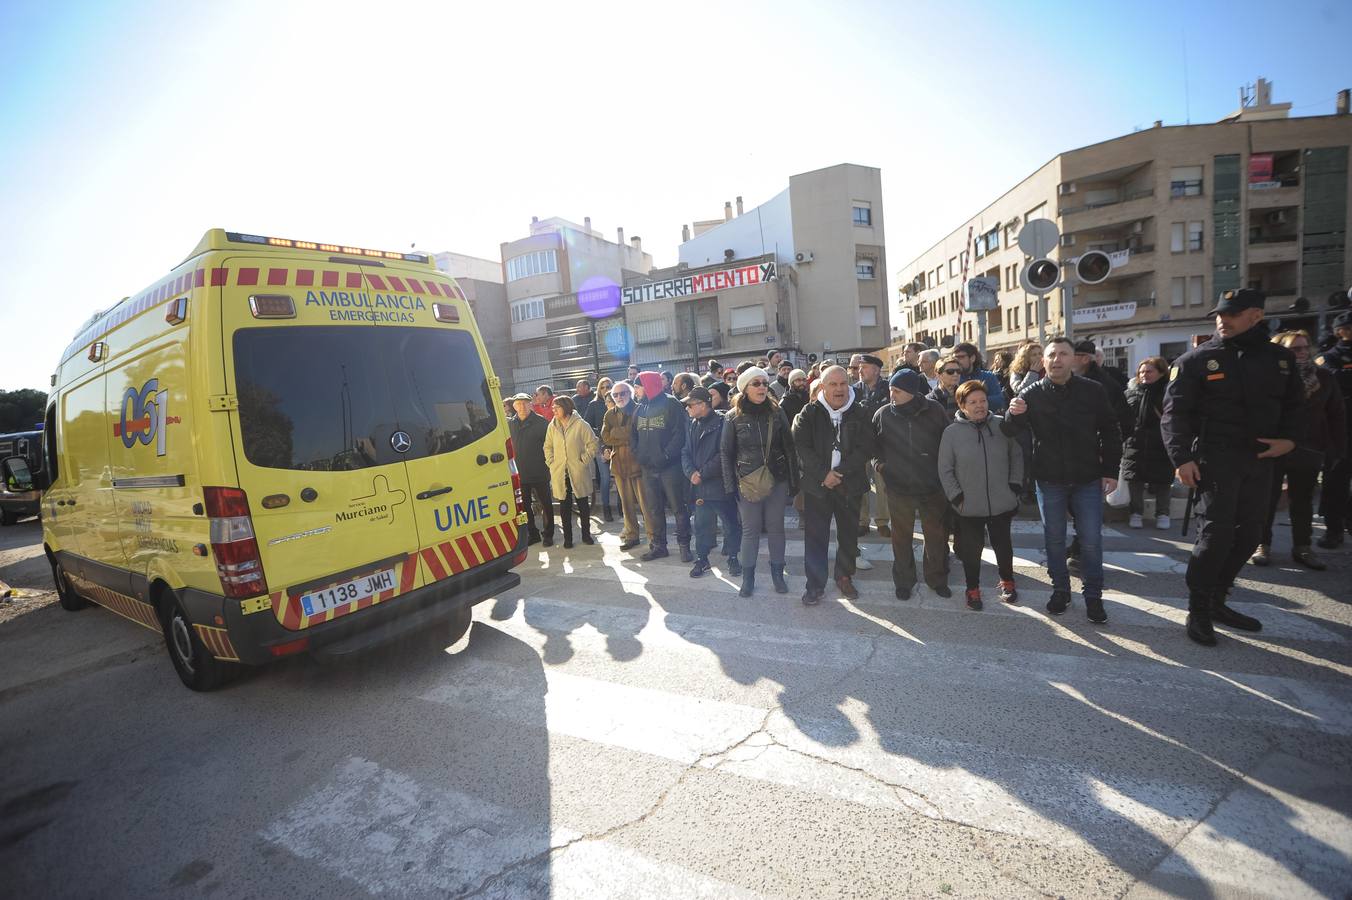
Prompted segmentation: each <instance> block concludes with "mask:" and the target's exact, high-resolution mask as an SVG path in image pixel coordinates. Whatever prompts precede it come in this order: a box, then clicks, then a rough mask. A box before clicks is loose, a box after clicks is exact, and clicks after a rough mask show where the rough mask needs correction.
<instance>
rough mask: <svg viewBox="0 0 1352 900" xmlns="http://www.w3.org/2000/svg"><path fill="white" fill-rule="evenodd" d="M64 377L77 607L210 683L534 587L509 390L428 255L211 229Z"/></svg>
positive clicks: (63, 369) (439, 622)
mask: <svg viewBox="0 0 1352 900" xmlns="http://www.w3.org/2000/svg"><path fill="white" fill-rule="evenodd" d="M52 382H53V389H52V392H51V397H50V400H49V404H48V407H47V411H46V419H45V426H44V432H43V434H44V438H43V452H44V454H45V459H44V464H45V465H44V469H45V471H44V472H43V475H42V479H43V482H44V487H45V490H44V492H43V495H42V527H43V540H44V543H45V548H46V553H47V558H48V560H49V561H50V562H51V566H52V575H53V578H54V580H55V581H56V587H57V592H58V595H59V597H60V601H61V604H62V606H64V607H65V608H66V609H71V610H74V609H79V608H81V607H82V606H84V605H86V603H87V602H88V601H93V602H94V603H97V604H98V605H100V606H103V607H105V608H107V609H109V610H112V611H113V612H115V613H117V614H119V615H121V616H125V617H126V618H128V619H131V620H132V621H133V622H137V623H139V624H141V625H144V626H145V627H147V628H151V629H154V630H156V631H158V632H161V633H162V634H163V636H164V640H165V645H166V647H167V649H168V651H169V658H170V660H171V661H172V662H173V665H174V668H175V670H176V671H177V672H178V675H179V677H180V678H181V679H182V680H183V683H184V684H186V685H187V686H188V687H190V688H192V689H194V690H208V689H211V688H213V687H215V686H217V685H219V684H220V683H221V682H222V681H224V680H225V679H226V678H228V677H229V675H230V674H231V672H232V671H234V670H235V669H236V668H237V665H238V664H245V665H258V664H262V663H266V662H268V661H269V660H273V659H276V658H278V657H281V656H286V655H288V654H293V653H300V652H310V653H314V654H317V655H325V656H342V655H345V654H348V653H352V652H356V651H358V650H361V649H364V648H366V647H368V646H371V645H373V644H375V643H379V642H382V641H385V640H388V639H392V638H396V637H399V636H401V635H408V634H411V633H413V632H415V631H422V632H427V631H429V630H430V631H431V632H432V633H434V634H437V635H439V636H441V637H444V638H445V639H446V640H447V642H448V643H449V642H452V641H455V640H457V639H458V638H460V637H461V636H462V635H463V634H464V633H465V631H466V629H468V627H469V624H470V613H471V606H472V605H473V604H474V603H477V602H479V601H480V600H484V599H486V598H488V597H492V596H495V595H497V594H500V593H502V592H504V591H508V590H510V589H512V588H513V587H515V586H516V585H517V584H518V583H519V582H520V578H519V576H517V575H516V574H515V573H513V572H512V568H513V567H514V566H517V565H520V564H521V563H522V562H523V561H524V560H525V555H526V539H525V531H524V529H523V528H522V525H523V523H524V522H525V517H524V516H523V515H522V506H521V490H520V483H519V480H518V478H517V472H516V463H515V461H514V458H513V452H512V445H511V440H510V438H509V432H508V429H507V425H506V423H505V421H504V419H503V412H502V399H501V396H500V394H499V383H498V379H497V377H495V376H494V375H493V372H492V369H491V366H490V364H489V361H488V355H487V353H486V352H485V351H484V345H483V341H482V340H481V338H480V336H479V333H478V330H477V329H476V327H475V325H474V319H473V317H472V315H471V313H470V310H469V304H468V302H467V301H466V299H465V296H464V294H463V293H462V292H461V290H460V289H459V287H458V286H457V285H456V284H455V283H454V282H453V281H452V280H451V279H449V278H447V277H446V276H445V275H443V274H442V273H440V272H439V271H438V270H437V269H436V268H435V267H434V266H433V265H431V263H430V261H429V259H428V257H427V256H425V255H422V254H416V253H398V252H389V251H379V250H369V249H364V248H359V247H348V246H342V245H337V244H321V243H316V242H311V241H298V240H291V239H286V238H276V237H266V236H259V235H252V234H240V233H235V232H228V231H222V230H219V229H215V230H212V231H209V232H207V234H206V235H205V236H204V237H203V238H202V241H201V243H199V244H198V246H197V248H196V249H195V250H194V251H193V252H192V254H191V255H189V257H188V258H187V259H186V260H185V261H184V262H182V263H181V264H179V265H178V266H177V267H175V268H174V269H173V270H172V271H171V272H170V273H169V275H168V276H167V277H165V278H163V279H161V280H160V281H158V282H157V283H155V284H153V285H151V286H150V287H149V288H147V289H145V290H143V291H141V292H140V293H138V294H136V295H134V296H132V297H128V298H126V299H124V300H122V301H121V302H120V303H118V304H117V305H115V306H114V307H112V308H111V309H109V310H108V311H107V312H105V313H102V314H100V315H98V316H96V317H95V318H94V319H93V320H92V321H91V322H90V323H89V324H88V325H87V326H86V327H85V328H84V329H83V330H82V331H81V333H80V334H79V335H78V336H76V338H75V339H74V340H73V341H72V342H71V343H70V345H69V346H68V347H67V348H66V350H65V352H64V353H63V354H62V357H61V364H60V367H59V368H58V370H57V372H56V374H55V375H54V376H53V379H52Z"/></svg>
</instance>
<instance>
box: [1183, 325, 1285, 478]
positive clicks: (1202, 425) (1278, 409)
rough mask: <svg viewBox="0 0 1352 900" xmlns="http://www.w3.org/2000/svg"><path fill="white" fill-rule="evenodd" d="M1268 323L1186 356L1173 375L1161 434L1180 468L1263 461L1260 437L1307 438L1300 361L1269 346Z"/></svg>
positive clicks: (1213, 341) (1215, 338)
mask: <svg viewBox="0 0 1352 900" xmlns="http://www.w3.org/2000/svg"><path fill="white" fill-rule="evenodd" d="M1270 334H1271V332H1270V331H1269V330H1268V325H1267V323H1266V322H1259V323H1258V324H1257V325H1255V326H1254V327H1253V328H1250V329H1249V330H1248V331H1246V332H1244V333H1243V334H1241V335H1237V336H1236V337H1233V338H1225V339H1222V338H1221V337H1220V335H1213V336H1212V338H1211V340H1209V341H1207V342H1206V343H1205V344H1202V345H1201V346H1200V347H1198V348H1196V349H1195V350H1190V351H1188V352H1187V353H1184V354H1183V355H1182V356H1180V357H1179V358H1178V359H1177V360H1176V361H1175V362H1174V365H1173V368H1172V369H1171V370H1170V372H1169V387H1168V388H1166V389H1165V392H1164V415H1163V416H1161V417H1160V431H1161V433H1162V434H1163V435H1164V446H1165V447H1166V448H1167V449H1168V451H1169V458H1170V459H1171V460H1172V461H1173V463H1174V465H1175V466H1181V465H1183V464H1184V463H1186V462H1195V461H1197V459H1198V458H1199V457H1201V456H1205V455H1207V454H1208V452H1210V453H1217V452H1224V451H1230V452H1232V453H1238V454H1239V455H1243V456H1257V455H1258V454H1259V453H1261V452H1262V451H1263V450H1265V449H1266V448H1267V445H1266V444H1261V443H1259V442H1258V438H1285V439H1287V440H1291V441H1296V442H1299V441H1300V440H1301V439H1302V438H1303V437H1304V436H1305V417H1306V413H1305V388H1304V385H1303V383H1302V382H1301V380H1300V375H1299V374H1298V373H1297V372H1296V357H1295V354H1293V353H1292V352H1291V351H1290V350H1287V349H1286V348H1285V347H1283V346H1281V345H1280V344H1274V343H1272V342H1271V340H1269V337H1270Z"/></svg>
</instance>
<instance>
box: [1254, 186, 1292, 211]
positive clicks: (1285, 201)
mask: <svg viewBox="0 0 1352 900" xmlns="http://www.w3.org/2000/svg"><path fill="white" fill-rule="evenodd" d="M1248 199H1249V209H1275V208H1277V207H1280V206H1300V204H1301V201H1302V199H1303V196H1302V194H1301V190H1300V183H1299V180H1297V182H1296V183H1295V184H1285V183H1283V182H1267V183H1265V184H1250V185H1249V197H1248Z"/></svg>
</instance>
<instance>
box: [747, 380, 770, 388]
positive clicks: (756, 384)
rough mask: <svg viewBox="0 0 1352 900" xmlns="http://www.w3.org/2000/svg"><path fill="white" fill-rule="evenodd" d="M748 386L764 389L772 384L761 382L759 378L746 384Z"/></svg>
mask: <svg viewBox="0 0 1352 900" xmlns="http://www.w3.org/2000/svg"><path fill="white" fill-rule="evenodd" d="M746 386H747V387H763V388H768V387H769V386H770V382H768V381H761V380H760V379H759V378H758V379H756V380H755V381H748V382H747V383H746Z"/></svg>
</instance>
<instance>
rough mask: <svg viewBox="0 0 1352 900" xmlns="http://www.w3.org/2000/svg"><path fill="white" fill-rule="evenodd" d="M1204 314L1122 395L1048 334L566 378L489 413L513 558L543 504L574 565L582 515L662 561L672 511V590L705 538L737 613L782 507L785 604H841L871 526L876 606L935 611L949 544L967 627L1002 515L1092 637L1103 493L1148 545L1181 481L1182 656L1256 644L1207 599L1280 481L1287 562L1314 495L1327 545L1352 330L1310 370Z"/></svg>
mask: <svg viewBox="0 0 1352 900" xmlns="http://www.w3.org/2000/svg"><path fill="white" fill-rule="evenodd" d="M1212 314H1213V315H1214V317H1215V321H1216V328H1217V330H1216V334H1215V336H1214V337H1213V338H1212V339H1211V340H1210V341H1207V342H1205V343H1202V344H1201V345H1200V346H1198V347H1196V348H1194V349H1193V350H1192V351H1190V352H1189V353H1187V354H1184V355H1183V356H1181V357H1180V358H1179V359H1178V360H1175V361H1173V363H1172V364H1171V363H1170V362H1169V361H1167V360H1165V359H1163V358H1161V357H1151V358H1149V359H1145V360H1143V361H1142V362H1141V363H1140V364H1139V365H1138V366H1137V368H1136V371H1135V372H1134V373H1133V377H1131V378H1130V379H1129V380H1128V379H1127V378H1126V377H1124V376H1122V375H1119V373H1117V372H1116V371H1115V370H1113V369H1111V368H1107V367H1104V366H1103V365H1102V354H1101V352H1099V351H1098V349H1097V348H1096V347H1095V345H1094V344H1093V342H1090V341H1080V342H1078V343H1074V342H1072V341H1070V340H1068V339H1066V338H1063V337H1053V338H1051V339H1050V340H1048V341H1047V342H1046V343H1045V344H1038V343H1034V342H1028V343H1025V344H1023V345H1022V346H1020V347H1019V348H1018V349H1017V350H1016V351H1014V352H1012V353H1010V352H1002V353H998V354H996V355H995V357H994V359H993V360H992V361H991V363H990V364H989V366H988V365H987V363H986V362H985V360H983V358H982V354H981V353H980V352H979V351H978V349H977V347H976V346H974V345H972V344H969V343H960V344H957V345H956V346H954V347H953V348H951V349H948V350H945V351H943V352H941V351H938V350H935V349H932V348H928V347H926V346H924V345H923V344H918V343H917V344H908V345H906V347H905V348H904V350H903V355H902V357H901V359H900V360H899V361H898V362H897V365H896V367H895V368H894V369H893V371H892V372H891V373H890V374H889V373H885V372H884V364H883V361H882V360H881V359H880V358H878V357H877V356H873V355H870V354H856V355H854V356H853V357H852V358H851V359H850V361H849V364H848V365H847V366H840V365H835V364H814V365H812V366H811V367H810V368H809V369H807V370H803V369H801V368H797V367H796V366H795V365H794V364H793V363H792V362H791V361H790V360H789V359H788V358H786V357H785V356H784V355H783V354H781V353H772V354H770V355H769V356H768V357H765V358H761V359H753V360H746V361H743V362H742V363H740V364H739V365H737V366H736V367H733V368H728V367H724V366H723V365H722V364H721V363H719V362H718V361H717V360H709V361H708V363H707V367H706V370H705V371H704V372H703V373H693V372H656V371H640V370H639V367H637V366H630V367H629V369H628V372H627V375H626V377H625V379H624V380H618V381H616V380H612V379H610V378H599V379H597V380H596V383H595V386H594V389H593V384H592V382H591V381H590V380H582V381H579V382H578V383H577V385H576V390H577V392H576V394H574V395H573V396H555V395H554V392H553V391H552V390H551V388H549V387H548V386H544V385H542V386H541V387H540V388H539V389H538V390H537V391H536V392H535V395H534V396H529V395H527V394H524V393H521V394H517V395H516V396H514V397H512V398H510V399H509V400H507V401H506V403H507V406H508V407H509V409H508V414H509V416H510V419H509V422H510V428H511V435H512V440H513V445H514V448H515V453H516V461H517V467H518V471H519V474H520V478H521V484H522V493H523V498H524V500H525V503H526V507H527V509H528V516H529V524H528V530H529V539H530V542H531V543H532V544H534V543H543V544H544V546H547V547H548V546H552V545H553V543H554V537H555V521H554V503H555V502H556V501H557V502H558V504H559V513H560V519H561V530H562V533H563V546H564V547H565V548H569V547H572V546H573V536H574V528H573V516H574V514H576V516H577V517H578V524H579V532H578V533H579V534H580V539H581V540H582V542H583V543H586V544H590V543H593V541H594V538H593V537H592V533H591V519H592V511H593V510H592V505H591V504H592V498H593V496H594V495H595V496H596V498H597V500H598V501H599V504H600V509H599V514H598V517H599V518H600V519H601V520H602V521H603V522H606V523H609V522H613V521H614V520H615V516H616V511H617V510H618V515H619V517H620V519H621V521H622V526H621V531H620V540H621V544H620V546H621V549H622V550H624V551H629V550H632V549H634V548H636V547H638V546H639V545H640V544H641V543H642V541H643V539H644V538H646V542H647V549H646V551H645V552H644V553H643V554H642V555H641V557H640V558H641V559H642V560H644V561H645V562H651V561H654V560H658V559H662V558H664V557H667V556H669V555H670V550H669V547H668V534H667V530H668V529H667V516H668V514H670V515H671V516H672V517H673V518H674V520H675V532H676V544H677V546H678V548H679V554H680V559H681V561H682V562H684V563H689V564H691V566H692V567H691V569H690V577H692V578H700V577H702V576H704V575H706V574H707V573H708V572H710V571H711V570H712V563H711V561H710V556H711V554H713V552H714V551H715V549H716V548H719V547H720V544H719V535H720V533H721V537H722V541H721V553H722V555H723V556H724V557H725V558H726V571H727V572H728V574H729V575H731V576H732V577H735V578H740V579H741V587H740V594H741V596H743V597H750V596H753V595H754V594H755V592H756V590H757V583H756V579H757V573H758V570H759V569H760V556H761V545H762V541H763V542H764V545H765V551H766V552H765V555H766V557H767V559H766V563H767V570H768V573H769V577H770V582H771V585H772V588H773V590H774V591H775V592H776V593H780V594H783V593H787V592H788V590H789V588H788V583H787V581H786V579H785V565H786V560H785V543H786V541H785V528H784V521H785V515H786V510H787V509H788V507H789V505H790V504H792V505H793V506H794V508H795V509H796V510H797V511H798V515H799V518H800V520H801V523H802V528H803V534H804V570H805V575H806V580H807V587H806V590H805V591H804V593H803V595H802V602H803V603H804V604H806V605H809V606H811V605H815V604H817V603H819V602H820V601H821V600H822V598H823V597H824V596H825V592H826V588H827V584H828V581H827V579H828V577H830V578H831V579H832V580H833V581H834V585H835V588H836V590H837V591H838V593H839V596H841V597H843V598H845V599H850V600H853V599H857V598H858V596H859V593H858V589H857V588H856V587H855V585H854V581H853V579H854V576H855V573H856V571H857V570H858V569H859V568H861V567H871V566H870V564H869V563H868V562H867V560H866V559H864V558H863V557H861V555H860V549H859V539H860V538H861V537H863V536H865V535H867V534H868V533H869V532H870V531H871V530H873V529H876V530H877V533H878V535H879V536H880V537H884V538H890V539H891V543H892V548H893V556H894V562H893V565H892V580H893V586H894V589H895V593H896V596H897V598H898V599H902V600H905V599H909V598H910V596H911V595H912V592H913V591H914V590H915V588H916V585H917V583H918V582H919V581H920V579H923V580H924V583H925V585H926V586H927V587H928V588H929V589H930V590H931V591H933V592H934V593H935V594H936V595H938V596H940V597H950V596H952V591H951V589H950V587H949V584H948V580H949V573H950V552H949V548H950V545H951V546H952V548H953V555H955V556H956V557H957V559H958V561H959V563H960V565H961V571H962V578H963V582H964V591H965V603H966V605H967V607H968V608H970V609H973V610H979V609H981V608H982V602H983V600H982V597H983V594H982V591H983V585H982V584H981V562H982V558H983V554H984V552H985V550H986V548H987V547H989V548H990V550H991V552H992V555H993V556H994V558H995V568H996V571H997V575H998V582H997V583H996V584H995V585H994V586H993V587H994V588H995V596H996V597H997V598H998V599H999V601H1000V602H1003V603H1006V604H1013V603H1017V602H1018V589H1017V586H1016V584H1015V577H1014V560H1013V541H1012V537H1011V522H1012V519H1013V518H1014V516H1015V514H1016V513H1017V512H1018V511H1019V509H1020V504H1021V502H1022V503H1029V504H1032V503H1036V505H1037V509H1038V513H1039V516H1040V518H1041V522H1042V529H1043V539H1044V543H1045V550H1046V558H1047V569H1048V573H1049V575H1050V578H1051V582H1052V591H1051V596H1050V599H1049V601H1048V602H1047V605H1046V608H1047V611H1048V612H1049V613H1050V614H1052V615H1060V614H1062V613H1064V612H1065V611H1066V610H1067V609H1068V608H1069V607H1070V606H1071V603H1072V596H1071V581H1070V567H1071V565H1072V564H1076V565H1078V569H1079V576H1080V579H1081V583H1082V599H1083V603H1084V608H1085V613H1086V615H1087V617H1088V618H1089V620H1090V621H1092V622H1095V623H1103V622H1106V621H1107V611H1106V609H1105V607H1104V603H1103V591H1104V573H1103V541H1102V526H1103V519H1104V508H1105V495H1110V494H1113V493H1114V492H1116V491H1117V490H1118V480H1119V478H1120V479H1122V480H1123V481H1125V483H1126V488H1127V495H1126V496H1127V500H1126V502H1127V503H1128V504H1129V519H1128V524H1129V527H1130V528H1143V527H1145V522H1146V501H1147V500H1148V499H1149V500H1151V501H1153V524H1154V526H1155V527H1156V528H1157V529H1161V530H1163V529H1168V528H1170V527H1171V526H1172V519H1171V517H1170V503H1171V499H1172V497H1173V494H1174V488H1175V483H1176V481H1180V482H1181V483H1182V485H1183V486H1184V487H1186V488H1187V489H1188V490H1189V491H1190V496H1189V500H1188V505H1189V508H1190V509H1195V513H1196V517H1197V521H1198V538H1197V542H1196V546H1195V548H1194V551H1193V554H1192V558H1191V560H1190V562H1189V566H1188V576H1187V582H1188V588H1189V616H1188V634H1189V636H1190V637H1192V638H1193V639H1194V640H1196V641H1198V642H1199V643H1203V644H1214V643H1215V636H1214V631H1213V628H1212V625H1213V623H1216V622H1218V623H1221V624H1224V625H1227V626H1230V627H1234V628H1239V629H1243V630H1250V631H1256V630H1258V629H1259V628H1261V624H1260V623H1259V622H1258V621H1257V620H1255V619H1253V618H1251V617H1249V616H1245V615H1242V614H1240V613H1238V612H1237V611H1235V610H1233V609H1231V608H1230V607H1229V606H1227V605H1226V598H1227V596H1228V594H1229V591H1230V590H1231V588H1232V586H1233V583H1234V580H1235V578H1236V577H1237V575H1238V573H1239V571H1240V569H1241V568H1242V567H1243V565H1244V564H1245V563H1248V562H1251V563H1252V564H1254V565H1258V566H1265V565H1268V564H1270V562H1271V557H1272V549H1271V548H1272V536H1271V535H1272V521H1273V516H1274V512H1275V510H1276V508H1277V504H1278V501H1279V499H1280V496H1281V493H1282V486H1283V483H1285V485H1286V491H1287V494H1288V498H1289V506H1290V514H1291V522H1292V538H1293V550H1292V558H1293V560H1294V561H1295V562H1297V563H1299V564H1301V565H1303V566H1307V567H1309V568H1311V569H1323V568H1324V567H1325V563H1324V562H1323V561H1322V560H1321V559H1319V557H1318V556H1316V555H1315V553H1314V551H1313V549H1312V546H1311V544H1312V535H1313V518H1314V506H1313V498H1314V493H1315V490H1316V487H1317V486H1318V485H1319V483H1320V482H1321V481H1322V483H1323V489H1322V491H1321V510H1320V511H1321V514H1322V515H1323V517H1324V522H1325V526H1326V527H1325V534H1324V536H1323V539H1321V540H1320V541H1319V542H1318V543H1319V546H1320V547H1323V548H1328V549H1332V548H1336V547H1339V546H1341V545H1342V543H1343V541H1344V529H1345V528H1346V526H1347V517H1346V507H1347V502H1348V500H1347V493H1348V475H1349V472H1348V466H1347V459H1346V456H1347V454H1346V450H1347V446H1348V431H1349V427H1352V416H1349V415H1348V412H1349V408H1348V406H1349V404H1350V403H1352V383H1350V382H1352V313H1344V314H1342V315H1340V316H1339V317H1338V318H1337V319H1336V321H1335V326H1334V331H1335V342H1334V343H1333V344H1332V345H1331V346H1329V347H1327V348H1326V349H1325V351H1324V352H1323V354H1322V355H1320V354H1318V352H1317V348H1316V347H1314V346H1313V341H1312V340H1311V337H1310V335H1309V334H1307V333H1305V332H1303V331H1285V332H1282V333H1280V334H1277V335H1275V336H1274V335H1271V334H1270V330H1269V328H1268V323H1267V322H1266V321H1265V320H1264V318H1263V297H1262V295H1261V293H1259V292H1255V291H1230V292H1226V293H1225V294H1223V295H1222V297H1221V299H1220V300H1219V301H1218V303H1217V306H1216V308H1215V309H1214V310H1212ZM1241 486H1242V487H1243V489H1242V490H1241V489H1240V488H1241ZM537 508H538V515H539V519H538V523H537V512H536V509H537ZM917 523H918V524H919V527H920V532H921V534H922V536H923V540H922V541H921V542H920V543H921V546H920V566H919V571H917V565H916V556H915V551H916V548H915V546H914V543H915V542H914V541H913V538H912V535H913V532H914V529H915V527H916V524H917ZM1072 523H1073V525H1074V534H1075V537H1074V539H1073V540H1068V533H1069V527H1070V525H1071V524H1072ZM832 524H834V526H835V534H836V549H835V554H834V557H833V558H832V560H831V566H830V568H829V571H828V564H827V563H828V556H830V537H831V528H832ZM640 527H641V528H642V532H640Z"/></svg>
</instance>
